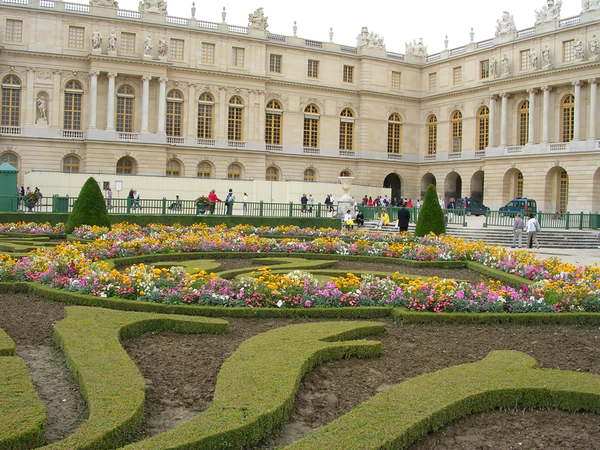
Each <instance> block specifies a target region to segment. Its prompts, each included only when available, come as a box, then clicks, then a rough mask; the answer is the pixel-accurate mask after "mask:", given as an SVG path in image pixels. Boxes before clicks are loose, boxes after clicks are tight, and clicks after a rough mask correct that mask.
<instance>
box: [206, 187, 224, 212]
mask: <svg viewBox="0 0 600 450" xmlns="http://www.w3.org/2000/svg"><path fill="white" fill-rule="evenodd" d="M222 201H223V200H221V199H220V198H219V197H218V196H217V194H216V193H215V190H214V189H213V190H212V191H210V194H208V210H209V211H210V213H211V214H214V213H215V205H216V203H217V202H222Z"/></svg>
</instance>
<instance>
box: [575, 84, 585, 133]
mask: <svg viewBox="0 0 600 450" xmlns="http://www.w3.org/2000/svg"><path fill="white" fill-rule="evenodd" d="M582 85H583V82H582V81H581V80H577V81H574V82H573V86H574V87H575V111H574V118H573V140H574V141H579V140H581V86H582Z"/></svg>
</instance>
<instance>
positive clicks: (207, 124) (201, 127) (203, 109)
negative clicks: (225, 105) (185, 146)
mask: <svg viewBox="0 0 600 450" xmlns="http://www.w3.org/2000/svg"><path fill="white" fill-rule="evenodd" d="M214 108H215V99H214V98H213V96H212V95H211V94H210V93H208V92H204V93H202V94H201V95H200V97H199V98H198V138H199V139H213V136H214V134H213V122H214V119H213V117H214Z"/></svg>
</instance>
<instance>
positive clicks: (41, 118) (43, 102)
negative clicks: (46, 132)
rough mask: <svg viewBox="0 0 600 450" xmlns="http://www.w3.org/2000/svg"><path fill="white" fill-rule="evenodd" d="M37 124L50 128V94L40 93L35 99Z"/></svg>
mask: <svg viewBox="0 0 600 450" xmlns="http://www.w3.org/2000/svg"><path fill="white" fill-rule="evenodd" d="M35 123H36V125H38V124H40V125H46V126H48V94H46V93H45V92H40V93H39V94H38V95H37V98H36V99H35Z"/></svg>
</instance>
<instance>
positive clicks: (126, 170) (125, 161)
mask: <svg viewBox="0 0 600 450" xmlns="http://www.w3.org/2000/svg"><path fill="white" fill-rule="evenodd" d="M134 174H135V161H134V160H133V158H130V157H129V156H124V157H123V158H121V159H119V161H117V175H134Z"/></svg>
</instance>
